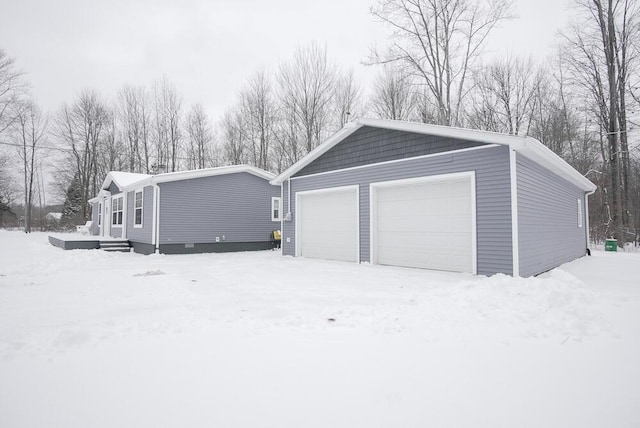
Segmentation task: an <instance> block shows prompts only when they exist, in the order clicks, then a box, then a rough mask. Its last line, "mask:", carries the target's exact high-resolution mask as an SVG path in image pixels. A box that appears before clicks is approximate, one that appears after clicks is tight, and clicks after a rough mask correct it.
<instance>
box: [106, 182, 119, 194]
mask: <svg viewBox="0 0 640 428" xmlns="http://www.w3.org/2000/svg"><path fill="white" fill-rule="evenodd" d="M107 190H108V191H109V193H111V195H112V196H113V195H117V194H118V193H122V192H121V191H120V188H119V187H118V186H117V185H116V183H113V182H112V183H111V184H110V185H109V188H108V189H107Z"/></svg>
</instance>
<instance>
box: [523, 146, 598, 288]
mask: <svg viewBox="0 0 640 428" xmlns="http://www.w3.org/2000/svg"><path fill="white" fill-rule="evenodd" d="M516 159H517V160H516V166H517V168H516V174H517V183H518V234H519V235H518V246H519V251H520V257H519V261H520V275H521V276H531V275H537V274H539V273H541V272H545V271H547V270H549V269H552V268H554V267H556V266H559V265H561V264H562V263H566V262H569V261H571V260H574V259H577V258H578V257H582V256H584V255H585V254H586V251H587V234H586V213H585V211H584V210H585V204H584V198H585V194H584V191H582V190H581V189H579V188H578V187H576V186H574V185H572V184H571V183H569V182H568V181H566V180H564V179H563V178H561V177H559V176H558V175H556V174H554V173H553V172H551V171H549V170H548V169H546V168H544V167H542V166H540V165H539V164H537V163H535V162H533V161H532V160H530V159H528V158H526V157H524V156H522V155H520V154H517V157H516ZM578 199H580V200H581V201H582V202H581V205H582V227H578V202H577V201H578Z"/></svg>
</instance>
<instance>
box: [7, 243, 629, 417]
mask: <svg viewBox="0 0 640 428" xmlns="http://www.w3.org/2000/svg"><path fill="white" fill-rule="evenodd" d="M639 425H640V254H637V253H636V254H628V253H622V252H619V253H604V252H594V255H593V256H592V257H584V258H582V259H580V260H577V261H575V262H572V263H569V264H566V265H564V266H562V267H561V268H559V269H556V270H554V271H552V272H549V273H547V274H545V275H542V276H541V277H538V278H528V279H513V278H510V277H506V276H503V275H496V276H493V277H489V278H487V277H480V276H479V277H473V276H470V275H465V274H453V273H442V272H433V271H426V270H418V269H403V268H394V267H383V266H370V265H355V264H350V263H341V262H329V261H320V260H305V259H294V258H290V257H281V256H280V255H279V254H278V253H277V252H275V251H273V252H271V251H265V252H253V253H233V254H202V255H173V256H167V255H152V256H142V255H138V254H122V253H116V254H111V253H106V252H103V251H99V250H74V251H63V250H60V249H59V248H55V247H53V246H51V245H50V244H49V243H48V242H47V236H46V235H45V234H39V233H33V234H31V235H28V236H27V235H25V234H23V233H20V232H6V231H0V427H12V428H17V427H48V428H50V427H64V428H68V427H427V426H429V427H447V426H452V427H464V426H468V427H514V426H517V427H542V426H544V427H637V426H639Z"/></svg>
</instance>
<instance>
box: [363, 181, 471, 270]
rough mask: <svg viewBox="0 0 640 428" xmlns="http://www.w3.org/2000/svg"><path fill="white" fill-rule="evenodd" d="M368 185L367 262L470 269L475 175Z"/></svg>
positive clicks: (439, 268)
mask: <svg viewBox="0 0 640 428" xmlns="http://www.w3.org/2000/svg"><path fill="white" fill-rule="evenodd" d="M474 177H475V176H474V174H473V173H463V174H448V175H442V176H437V177H424V178H419V179H411V180H398V181H395V182H385V183H378V184H373V185H372V186H371V191H372V196H373V197H372V205H373V206H372V207H371V210H372V212H371V217H372V218H371V221H372V256H373V260H372V261H373V263H378V264H384V265H395V266H407V267H418V268H426V269H436V270H446V271H454V272H469V273H475V269H476V268H475V266H476V263H475V248H476V247H475V239H476V238H475V178H474Z"/></svg>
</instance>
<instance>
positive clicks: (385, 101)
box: [369, 66, 416, 120]
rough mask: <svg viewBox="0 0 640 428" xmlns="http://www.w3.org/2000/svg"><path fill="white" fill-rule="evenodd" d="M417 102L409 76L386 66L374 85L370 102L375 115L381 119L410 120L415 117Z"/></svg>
mask: <svg viewBox="0 0 640 428" xmlns="http://www.w3.org/2000/svg"><path fill="white" fill-rule="evenodd" d="M415 101H416V97H415V93H414V87H413V85H412V84H411V82H410V78H409V76H406V75H402V74H401V73H400V72H399V71H398V70H395V69H393V68H391V67H389V66H385V67H384V68H383V69H382V71H381V73H380V74H378V76H377V78H376V80H375V81H374V83H373V94H372V96H371V99H370V101H369V103H370V106H371V110H372V111H373V113H374V114H375V115H376V116H377V117H379V118H381V119H393V120H409V119H410V118H411V117H413V116H414V112H415V107H416V105H415Z"/></svg>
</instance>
